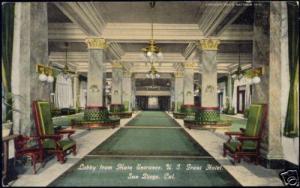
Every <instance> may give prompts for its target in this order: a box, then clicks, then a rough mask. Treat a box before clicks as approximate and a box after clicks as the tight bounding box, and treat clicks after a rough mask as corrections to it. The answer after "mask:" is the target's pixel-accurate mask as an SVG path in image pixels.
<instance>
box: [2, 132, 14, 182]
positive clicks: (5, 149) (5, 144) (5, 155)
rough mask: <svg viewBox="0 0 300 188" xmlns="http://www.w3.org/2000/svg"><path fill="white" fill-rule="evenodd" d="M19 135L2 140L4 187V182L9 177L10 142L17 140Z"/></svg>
mask: <svg viewBox="0 0 300 188" xmlns="http://www.w3.org/2000/svg"><path fill="white" fill-rule="evenodd" d="M17 136H18V135H15V134H13V135H9V136H5V137H3V138H2V144H3V149H2V155H3V169H2V186H5V185H4V180H5V178H6V176H7V169H8V155H9V153H8V150H9V147H8V146H9V145H8V144H9V141H10V140H13V139H14V138H16V137H17Z"/></svg>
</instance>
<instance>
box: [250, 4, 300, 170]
mask: <svg viewBox="0 0 300 188" xmlns="http://www.w3.org/2000/svg"><path fill="white" fill-rule="evenodd" d="M286 11H287V9H286V2H270V3H264V4H263V6H257V7H255V14H254V36H253V44H254V45H253V66H254V67H259V66H263V68H264V75H263V76H262V81H261V82H260V83H259V84H255V85H254V88H253V89H254V90H253V95H252V102H253V103H267V104H268V120H267V124H266V129H265V131H264V136H263V142H262V148H261V153H262V156H263V157H264V158H266V159H268V160H278V159H286V160H288V161H290V162H292V163H295V164H298V163H299V162H298V157H299V149H298V146H299V143H298V144H297V143H296V142H295V140H294V139H288V138H285V137H284V136H283V134H282V130H283V126H284V122H285V117H286V116H285V115H286V108H287V100H288V90H289V79H288V75H289V72H288V51H287V49H288V35H287V12H286ZM298 141H299V140H298Z"/></svg>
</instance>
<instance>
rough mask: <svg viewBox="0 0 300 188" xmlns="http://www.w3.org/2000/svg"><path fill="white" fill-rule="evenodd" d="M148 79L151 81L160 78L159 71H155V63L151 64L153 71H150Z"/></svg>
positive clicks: (147, 75)
mask: <svg viewBox="0 0 300 188" xmlns="http://www.w3.org/2000/svg"><path fill="white" fill-rule="evenodd" d="M146 77H147V78H151V79H156V78H160V75H159V74H158V72H157V70H156V69H155V67H154V65H153V63H151V69H150V71H149V72H148V73H147V74H146Z"/></svg>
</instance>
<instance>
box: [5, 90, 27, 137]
mask: <svg viewBox="0 0 300 188" xmlns="http://www.w3.org/2000/svg"><path fill="white" fill-rule="evenodd" d="M16 97H22V96H20V95H15V94H12V93H7V94H6V95H4V96H2V110H3V111H5V118H3V117H2V121H3V120H4V122H2V137H6V136H9V135H10V133H11V130H12V127H13V122H12V121H11V120H12V112H18V113H21V111H20V110H18V109H16V108H14V107H13V104H14V101H15V98H16Z"/></svg>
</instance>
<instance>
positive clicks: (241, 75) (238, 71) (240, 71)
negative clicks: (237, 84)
mask: <svg viewBox="0 0 300 188" xmlns="http://www.w3.org/2000/svg"><path fill="white" fill-rule="evenodd" d="M238 50H239V64H238V68H237V71H236V78H237V79H238V80H241V79H242V78H243V77H244V75H243V74H244V73H243V71H242V67H241V57H240V44H239V47H238Z"/></svg>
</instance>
